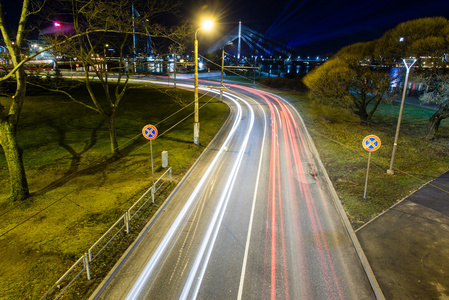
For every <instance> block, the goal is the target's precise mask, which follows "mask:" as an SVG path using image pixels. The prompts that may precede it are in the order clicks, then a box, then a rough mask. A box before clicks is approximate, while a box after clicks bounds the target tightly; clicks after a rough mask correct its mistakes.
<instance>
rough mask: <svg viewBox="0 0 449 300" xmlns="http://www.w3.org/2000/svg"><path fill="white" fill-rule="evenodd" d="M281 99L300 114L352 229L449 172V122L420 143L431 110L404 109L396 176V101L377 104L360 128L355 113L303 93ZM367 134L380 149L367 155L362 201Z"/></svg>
mask: <svg viewBox="0 0 449 300" xmlns="http://www.w3.org/2000/svg"><path fill="white" fill-rule="evenodd" d="M283 95H285V99H287V100H288V101H290V102H291V103H293V104H294V105H295V106H296V107H297V108H298V110H299V111H300V113H301V115H302V116H303V118H304V121H305V123H306V125H307V128H308V130H309V132H310V134H311V136H312V138H313V140H314V142H315V144H316V147H317V149H318V152H319V154H320V157H321V159H322V161H323V163H324V165H325V167H326V170H327V172H328V174H329V177H330V178H331V180H332V182H333V184H334V187H335V189H336V191H337V193H338V195H339V197H340V200H341V201H342V203H343V205H344V207H345V209H346V212H347V214H348V217H349V219H350V221H351V222H352V225H353V227H354V228H358V227H360V226H361V225H363V224H364V223H366V222H367V221H369V220H370V219H372V218H373V217H375V216H376V215H378V214H379V213H381V212H382V211H384V210H386V209H388V208H389V207H391V206H392V205H393V204H394V203H396V202H397V201H399V200H401V199H403V198H404V197H406V196H407V195H409V194H410V193H412V192H413V191H415V190H417V189H419V188H420V187H421V186H422V185H423V184H425V183H427V182H429V181H430V180H433V179H435V178H437V177H438V176H440V175H442V174H443V173H445V172H447V171H448V169H449V155H448V154H449V124H448V123H449V122H448V121H447V120H444V121H443V122H442V124H441V127H440V130H439V135H438V139H437V140H434V141H427V140H425V139H424V136H425V132H426V127H427V122H428V120H429V117H430V116H431V115H432V114H433V113H434V112H435V111H433V110H431V109H426V108H423V107H417V106H412V105H407V104H406V105H405V106H404V111H403V115H402V122H401V128H400V133H399V139H398V146H397V149H396V154H395V160H394V166H393V169H394V171H395V174H394V175H388V174H387V173H386V171H387V169H389V166H390V160H391V155H392V151H393V142H394V136H395V132H396V125H397V119H398V115H399V107H400V104H399V103H396V102H393V103H383V104H381V105H380V106H379V108H378V109H377V111H376V113H375V114H374V116H373V119H372V122H373V123H372V124H371V125H369V126H362V125H360V120H359V117H358V116H356V115H355V114H352V113H350V112H348V111H345V110H342V109H339V108H332V107H329V106H323V105H319V104H316V103H314V102H313V101H311V100H310V99H308V97H307V96H306V94H301V93H283ZM370 134H374V135H377V136H378V137H379V138H380V140H381V142H382V146H381V148H380V149H379V150H377V151H376V152H373V153H371V164H370V170H369V180H368V187H367V197H366V198H367V199H363V193H364V188H365V177H366V169H367V163H368V151H366V150H364V149H363V147H362V140H363V138H364V137H366V136H367V135H370Z"/></svg>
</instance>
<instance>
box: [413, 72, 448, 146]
mask: <svg viewBox="0 0 449 300" xmlns="http://www.w3.org/2000/svg"><path fill="white" fill-rule="evenodd" d="M422 79H423V81H424V83H425V84H426V86H427V92H426V93H425V94H424V95H422V96H421V97H420V98H419V99H420V100H421V102H422V103H433V104H436V105H438V110H437V111H436V112H435V113H434V114H433V115H432V116H431V117H430V119H429V123H428V125H427V133H426V139H428V140H433V139H434V138H436V136H437V133H438V128H439V127H440V123H441V121H442V120H444V119H446V118H449V75H447V74H445V75H441V74H435V73H434V74H427V75H425V76H424V77H423V78H422Z"/></svg>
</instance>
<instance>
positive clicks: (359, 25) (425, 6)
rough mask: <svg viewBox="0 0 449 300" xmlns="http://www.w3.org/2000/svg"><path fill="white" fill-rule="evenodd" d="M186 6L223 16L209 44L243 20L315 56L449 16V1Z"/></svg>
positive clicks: (293, 0) (254, 0) (192, 0)
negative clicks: (416, 21) (411, 22)
mask: <svg viewBox="0 0 449 300" xmlns="http://www.w3.org/2000/svg"><path fill="white" fill-rule="evenodd" d="M204 3H207V4H204ZM221 3H225V4H224V5H221ZM185 7H186V11H187V12H188V15H189V16H191V18H192V19H193V18H195V15H198V14H199V13H200V12H203V13H206V12H212V13H213V14H215V15H217V16H218V18H219V22H220V24H219V28H217V34H215V35H214V36H213V37H209V38H207V39H206V38H205V39H206V40H205V42H209V43H213V41H214V40H218V39H219V38H220V37H221V36H222V35H223V34H226V33H227V32H229V31H230V30H231V29H233V28H234V27H236V26H237V25H238V22H239V20H241V21H242V24H244V25H246V26H247V27H250V28H252V29H254V30H257V31H259V32H261V33H264V34H266V35H268V36H271V37H273V38H275V39H276V40H279V41H283V42H286V43H288V45H289V46H291V47H293V48H295V49H297V51H298V54H300V55H310V56H312V55H321V56H325V55H326V54H329V53H335V52H337V51H338V50H339V49H341V48H342V47H344V46H347V45H350V44H353V43H356V42H365V41H371V40H375V39H377V38H379V37H381V36H382V35H383V33H385V32H386V31H387V30H389V29H392V28H394V27H395V26H396V25H398V24H399V23H402V22H405V21H408V20H413V19H417V18H423V17H435V16H443V17H445V18H447V19H449V0H428V1H424V0H421V1H416V0H409V1H406V0H396V1H395V0H366V1H354V0H334V1H326V0H305V1H301V0H290V1H289V0H276V1H267V0H244V1H241V0H240V1H238V0H228V1H221V2H220V1H218V0H216V1H200V0H189V1H188V3H185ZM187 7H188V8H187ZM220 35H221V36H220Z"/></svg>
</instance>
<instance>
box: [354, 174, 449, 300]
mask: <svg viewBox="0 0 449 300" xmlns="http://www.w3.org/2000/svg"><path fill="white" fill-rule="evenodd" d="M357 236H358V238H359V240H360V243H361V245H362V248H363V249H364V251H365V254H366V256H367V258H368V260H369V262H370V264H371V267H372V269H373V271H374V274H375V275H376V278H377V280H378V282H379V285H380V287H381V288H382V291H383V293H384V295H385V297H386V299H395V300H401V299H407V300H408V299H449V172H448V173H446V174H444V175H442V176H441V177H439V178H437V179H436V180H434V181H432V182H430V183H429V184H427V185H425V186H424V187H422V188H421V189H420V190H418V191H416V192H415V193H413V194H411V195H410V196H409V197H407V198H406V199H405V200H403V201H402V202H400V203H399V204H398V205H396V206H394V207H392V208H391V209H390V210H388V211H387V212H386V213H384V214H383V215H381V216H380V217H378V218H377V219H375V220H373V221H372V222H370V223H368V224H367V225H365V226H364V227H362V228H360V229H359V230H358V231H357Z"/></svg>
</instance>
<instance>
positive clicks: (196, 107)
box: [193, 29, 200, 145]
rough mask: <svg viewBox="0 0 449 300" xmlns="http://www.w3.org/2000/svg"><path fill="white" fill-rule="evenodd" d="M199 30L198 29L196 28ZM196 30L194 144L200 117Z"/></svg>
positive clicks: (196, 139)
mask: <svg viewBox="0 0 449 300" xmlns="http://www.w3.org/2000/svg"><path fill="white" fill-rule="evenodd" d="M198 30H199V29H198ZM198 30H197V31H195V55H194V60H195V80H194V94H195V98H194V99H195V104H194V106H195V108H194V111H195V117H194V123H193V142H194V144H195V145H199V143H200V117H199V112H198Z"/></svg>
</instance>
